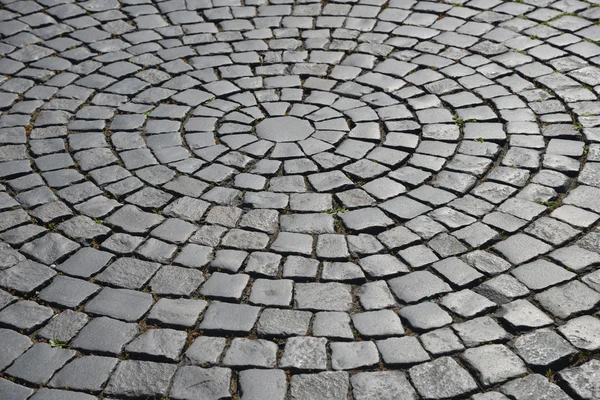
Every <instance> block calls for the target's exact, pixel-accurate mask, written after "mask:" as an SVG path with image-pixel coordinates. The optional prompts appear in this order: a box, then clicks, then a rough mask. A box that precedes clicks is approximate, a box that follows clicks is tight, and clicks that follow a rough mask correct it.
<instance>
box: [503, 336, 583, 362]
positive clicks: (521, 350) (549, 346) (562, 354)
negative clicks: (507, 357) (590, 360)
mask: <svg viewBox="0 0 600 400" xmlns="http://www.w3.org/2000/svg"><path fill="white" fill-rule="evenodd" d="M514 348H515V350H516V352H517V354H518V355H519V356H520V357H521V358H522V359H523V360H524V361H525V363H526V364H527V365H528V366H530V367H531V368H533V369H537V370H539V371H542V372H545V371H547V370H548V369H551V368H554V367H555V366H556V365H557V364H559V363H562V362H565V361H567V360H569V359H570V358H571V357H573V356H574V355H576V354H577V350H576V349H575V348H574V347H573V346H571V345H570V344H569V342H567V341H566V340H565V339H563V338H562V337H561V336H560V335H559V334H557V333H556V332H554V331H551V330H550V329H547V328H543V329H538V330H537V331H533V332H530V333H527V334H525V335H522V336H519V337H518V338H517V339H516V340H515V342H514Z"/></svg>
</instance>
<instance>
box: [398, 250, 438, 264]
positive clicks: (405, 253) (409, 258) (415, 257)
mask: <svg viewBox="0 0 600 400" xmlns="http://www.w3.org/2000/svg"><path fill="white" fill-rule="evenodd" d="M398 256H399V257H400V258H402V260H404V261H405V262H406V263H407V264H408V265H410V266H411V267H412V268H414V269H419V268H425V267H426V266H428V265H429V264H431V263H433V262H436V261H437V260H439V258H438V257H437V256H436V255H435V253H434V252H433V251H431V249H429V248H428V247H427V246H424V245H418V246H412V247H409V248H407V249H403V250H400V251H399V252H398Z"/></svg>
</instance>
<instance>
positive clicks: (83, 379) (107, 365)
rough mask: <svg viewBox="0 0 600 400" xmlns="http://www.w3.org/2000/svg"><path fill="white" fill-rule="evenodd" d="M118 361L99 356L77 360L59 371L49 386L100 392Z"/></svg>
mask: <svg viewBox="0 0 600 400" xmlns="http://www.w3.org/2000/svg"><path fill="white" fill-rule="evenodd" d="M118 361H119V360H118V359H116V358H112V357H99V356H84V357H81V358H77V359H75V360H73V361H72V362H70V363H69V364H67V365H65V366H64V367H63V368H62V369H61V370H60V371H58V372H57V373H56V374H55V375H54V376H53V377H52V379H51V380H50V382H49V383H48V386H50V387H53V388H68V389H73V390H81V391H85V392H94V393H95V392H99V391H101V390H102V388H103V387H104V384H105V383H106V382H107V381H108V378H109V377H110V374H111V372H112V371H113V369H114V368H115V367H116V365H117V363H118Z"/></svg>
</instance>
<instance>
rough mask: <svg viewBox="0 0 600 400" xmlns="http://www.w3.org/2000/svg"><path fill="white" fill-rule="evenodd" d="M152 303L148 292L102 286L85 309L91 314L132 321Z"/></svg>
mask: <svg viewBox="0 0 600 400" xmlns="http://www.w3.org/2000/svg"><path fill="white" fill-rule="evenodd" d="M152 303H153V300H152V295H150V293H142V292H136V291H134V290H128V289H112V288H104V289H102V290H101V291H100V293H98V294H97V295H96V296H95V297H94V298H93V299H92V300H91V301H90V302H89V303H88V304H87V305H86V306H85V311H86V312H87V313H90V314H93V315H100V316H108V317H112V318H116V319H122V320H124V321H128V322H133V321H139V319H140V318H142V316H143V315H144V314H145V313H146V312H147V311H148V310H149V309H150V307H151V306H152Z"/></svg>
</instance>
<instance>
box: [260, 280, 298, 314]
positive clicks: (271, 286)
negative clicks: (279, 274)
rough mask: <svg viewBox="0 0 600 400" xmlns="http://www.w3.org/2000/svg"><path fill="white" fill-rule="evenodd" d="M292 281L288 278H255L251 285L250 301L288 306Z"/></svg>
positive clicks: (290, 298)
mask: <svg viewBox="0 0 600 400" xmlns="http://www.w3.org/2000/svg"><path fill="white" fill-rule="evenodd" d="M293 286H294V282H293V281H292V280H289V279H278V280H270V279H257V280H255V281H254V284H253V285H252V291H251V292H250V299H249V300H250V302H251V303H253V304H262V305H267V306H282V307H286V306H289V305H290V303H291V301H292V291H293Z"/></svg>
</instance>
